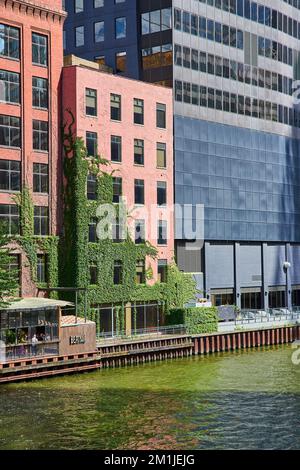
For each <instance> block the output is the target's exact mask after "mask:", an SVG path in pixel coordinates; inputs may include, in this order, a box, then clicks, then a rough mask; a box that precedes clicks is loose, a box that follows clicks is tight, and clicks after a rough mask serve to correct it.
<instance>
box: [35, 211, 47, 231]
mask: <svg viewBox="0 0 300 470" xmlns="http://www.w3.org/2000/svg"><path fill="white" fill-rule="evenodd" d="M34 235H49V209H48V207H45V206H35V207H34Z"/></svg>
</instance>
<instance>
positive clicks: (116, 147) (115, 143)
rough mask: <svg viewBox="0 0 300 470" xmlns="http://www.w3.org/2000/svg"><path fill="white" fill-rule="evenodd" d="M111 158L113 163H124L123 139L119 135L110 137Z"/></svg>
mask: <svg viewBox="0 0 300 470" xmlns="http://www.w3.org/2000/svg"><path fill="white" fill-rule="evenodd" d="M110 158H111V161H112V162H121V161H122V137H120V136H118V135H112V136H111V137H110Z"/></svg>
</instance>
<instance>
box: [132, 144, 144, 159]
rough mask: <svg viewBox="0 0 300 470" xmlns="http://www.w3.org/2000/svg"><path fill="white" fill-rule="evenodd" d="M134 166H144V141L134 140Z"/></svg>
mask: <svg viewBox="0 0 300 470" xmlns="http://www.w3.org/2000/svg"><path fill="white" fill-rule="evenodd" d="M134 164H135V165H144V141H143V140H141V139H134Z"/></svg>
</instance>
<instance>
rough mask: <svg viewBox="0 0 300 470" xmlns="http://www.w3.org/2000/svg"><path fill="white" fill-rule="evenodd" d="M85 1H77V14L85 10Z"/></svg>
mask: <svg viewBox="0 0 300 470" xmlns="http://www.w3.org/2000/svg"><path fill="white" fill-rule="evenodd" d="M83 2H84V0H75V13H81V12H83V10H84V5H83Z"/></svg>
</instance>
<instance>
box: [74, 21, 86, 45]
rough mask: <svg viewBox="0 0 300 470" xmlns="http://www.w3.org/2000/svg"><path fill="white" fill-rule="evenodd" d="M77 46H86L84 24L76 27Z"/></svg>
mask: <svg viewBox="0 0 300 470" xmlns="http://www.w3.org/2000/svg"><path fill="white" fill-rule="evenodd" d="M75 46H76V47H82V46H84V26H77V28H75Z"/></svg>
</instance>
